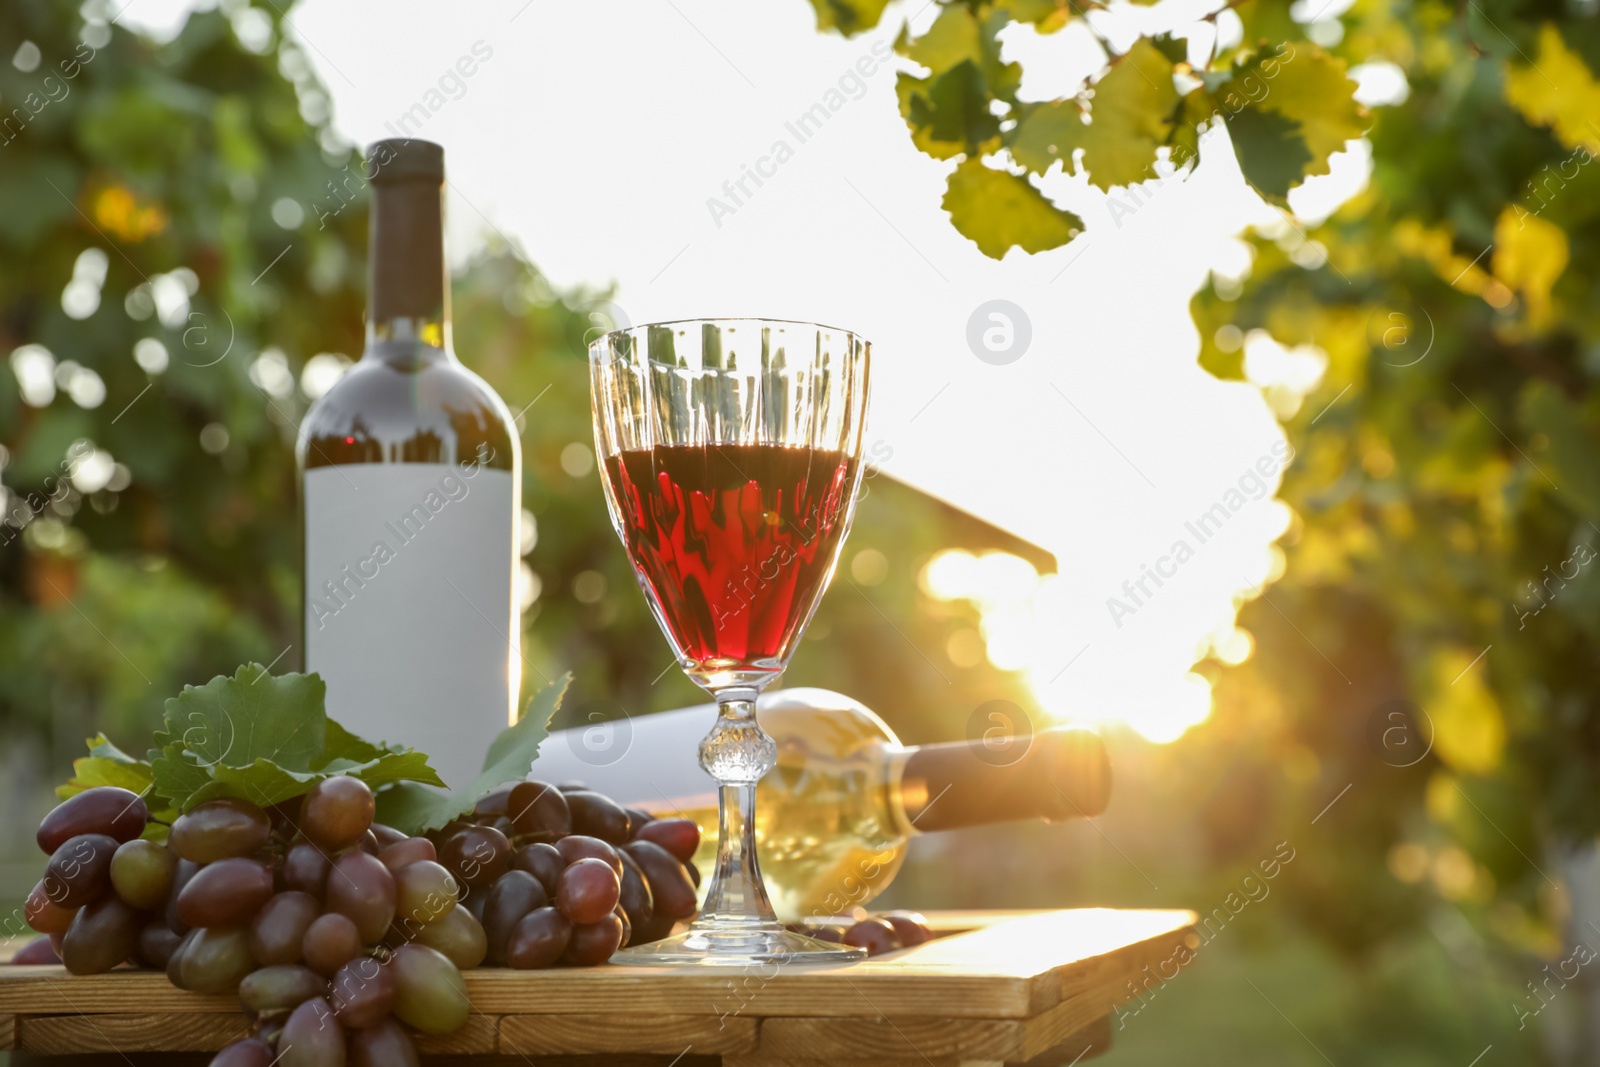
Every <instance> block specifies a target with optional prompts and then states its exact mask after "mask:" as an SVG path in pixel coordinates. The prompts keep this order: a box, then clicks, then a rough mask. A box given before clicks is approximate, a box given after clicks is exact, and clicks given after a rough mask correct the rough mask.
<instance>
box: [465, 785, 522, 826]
mask: <svg viewBox="0 0 1600 1067" xmlns="http://www.w3.org/2000/svg"><path fill="white" fill-rule="evenodd" d="M517 785H518V783H517V782H507V783H506V784H505V785H500V786H495V787H494V788H493V789H491V790H489V791H488V792H487V793H485V794H483V796H481V797H479V798H478V802H477V803H476V804H474V805H472V814H473V815H474V816H476V817H477V818H479V819H492V818H494V817H495V816H496V815H504V814H505V813H506V805H507V804H508V803H509V802H510V800H511V791H512V790H513V789H515V788H516V787H517Z"/></svg>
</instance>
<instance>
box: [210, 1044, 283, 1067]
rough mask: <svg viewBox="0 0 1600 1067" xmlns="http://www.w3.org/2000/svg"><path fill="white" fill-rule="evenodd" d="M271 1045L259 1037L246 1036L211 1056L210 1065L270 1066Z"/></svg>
mask: <svg viewBox="0 0 1600 1067" xmlns="http://www.w3.org/2000/svg"><path fill="white" fill-rule="evenodd" d="M272 1060H273V1056H272V1046H271V1045H269V1044H267V1043H266V1042H265V1041H262V1040H261V1039H260V1038H255V1037H246V1038H242V1039H240V1040H238V1041H235V1042H234V1043H233V1044H231V1045H229V1046H227V1047H226V1048H224V1049H223V1050H222V1051H221V1052H219V1053H217V1054H216V1055H215V1056H213V1057H211V1065H210V1067H272Z"/></svg>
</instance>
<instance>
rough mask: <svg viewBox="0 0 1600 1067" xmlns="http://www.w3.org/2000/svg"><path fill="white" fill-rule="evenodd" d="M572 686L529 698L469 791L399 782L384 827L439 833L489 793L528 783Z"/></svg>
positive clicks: (381, 804) (383, 807) (388, 800)
mask: <svg viewBox="0 0 1600 1067" xmlns="http://www.w3.org/2000/svg"><path fill="white" fill-rule="evenodd" d="M571 681H572V675H570V674H565V675H562V676H561V677H560V678H558V679H557V680H556V681H554V682H552V683H550V684H549V685H547V686H545V687H544V688H543V689H541V690H539V691H538V692H537V693H535V694H534V695H533V696H532V697H531V698H529V700H528V705H527V707H526V708H525V709H523V712H522V717H521V718H519V719H518V720H517V721H516V723H515V725H513V726H510V727H508V728H506V729H505V730H502V731H500V735H499V736H498V737H496V738H495V739H494V742H493V743H492V744H491V745H490V746H489V752H488V754H487V755H486V756H485V757H484V761H483V772H482V773H481V774H479V775H478V778H477V780H476V781H475V782H473V783H472V785H471V786H470V787H469V788H467V789H465V790H461V791H458V792H454V793H440V792H437V791H435V790H432V789H428V788H427V787H425V786H423V785H420V784H418V783H416V782H413V781H402V782H396V783H395V784H394V785H391V786H389V787H388V788H387V789H384V790H383V791H382V792H380V793H379V794H378V821H379V822H381V823H384V824H385V825H388V826H393V827H394V828H395V829H397V830H400V831H401V832H403V833H408V834H413V835H415V834H421V833H424V832H426V831H428V830H437V829H439V827H441V826H444V825H445V824H446V823H448V822H450V820H452V819H454V818H456V817H457V816H459V815H464V814H465V813H467V812H468V811H470V810H472V806H473V805H474V804H475V803H477V801H478V798H479V797H481V796H483V795H484V794H485V793H487V792H489V790H491V789H493V788H495V787H496V786H498V785H504V784H505V783H506V782H515V781H521V780H522V779H524V778H526V777H528V771H529V769H530V768H531V767H532V766H533V761H534V760H536V759H538V758H539V742H541V741H543V740H544V739H545V737H546V736H547V735H548V734H549V733H550V720H551V719H552V718H553V717H554V716H555V713H556V710H557V709H558V708H560V707H561V698H562V696H564V695H565V694H566V691H567V686H568V685H569V684H570V683H571Z"/></svg>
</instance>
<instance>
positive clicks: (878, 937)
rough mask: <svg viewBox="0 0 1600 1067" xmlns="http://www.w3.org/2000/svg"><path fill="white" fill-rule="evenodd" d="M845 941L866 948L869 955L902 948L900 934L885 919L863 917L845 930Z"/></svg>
mask: <svg viewBox="0 0 1600 1067" xmlns="http://www.w3.org/2000/svg"><path fill="white" fill-rule="evenodd" d="M844 943H845V944H847V945H854V946H855V947H856V948H864V949H866V950H867V955H869V956H876V955H879V954H880V953H884V952H893V951H894V950H895V949H897V948H900V947H901V946H900V935H898V934H896V933H895V932H894V927H893V926H890V925H889V924H888V923H887V922H886V921H884V920H883V919H873V918H867V919H861V920H859V921H858V922H856V924H855V925H853V926H851V927H850V928H849V929H848V930H846V931H845V932H844Z"/></svg>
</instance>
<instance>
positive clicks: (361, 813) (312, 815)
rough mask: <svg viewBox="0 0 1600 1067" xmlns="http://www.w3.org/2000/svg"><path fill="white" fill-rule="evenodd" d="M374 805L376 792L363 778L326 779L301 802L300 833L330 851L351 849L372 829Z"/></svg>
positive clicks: (313, 788)
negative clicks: (350, 847)
mask: <svg viewBox="0 0 1600 1067" xmlns="http://www.w3.org/2000/svg"><path fill="white" fill-rule="evenodd" d="M374 806H375V805H374V801H373V797H372V790H371V789H369V788H367V783H366V782H363V781H362V780H361V779H359V778H352V777H350V776H349V775H347V774H341V775H335V776H334V777H332V778H324V779H323V780H322V781H320V782H318V783H317V784H316V785H314V786H312V787H311V791H310V792H308V793H307V794H306V795H305V799H304V800H302V801H301V803H300V832H301V833H303V834H305V835H306V838H307V839H308V840H310V841H312V842H315V843H316V844H318V845H321V846H322V847H323V848H325V849H327V850H329V851H330V852H331V851H336V850H338V849H341V848H348V847H349V846H351V845H353V844H355V843H356V842H357V841H360V840H361V838H362V837H363V836H364V835H365V834H366V832H367V830H368V829H370V828H371V826H372V814H373V810H374Z"/></svg>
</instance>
